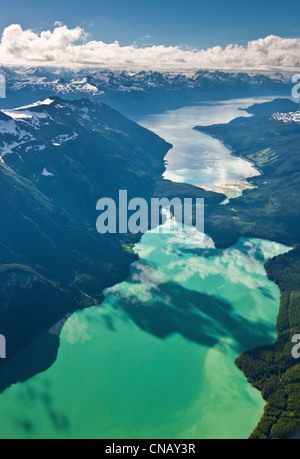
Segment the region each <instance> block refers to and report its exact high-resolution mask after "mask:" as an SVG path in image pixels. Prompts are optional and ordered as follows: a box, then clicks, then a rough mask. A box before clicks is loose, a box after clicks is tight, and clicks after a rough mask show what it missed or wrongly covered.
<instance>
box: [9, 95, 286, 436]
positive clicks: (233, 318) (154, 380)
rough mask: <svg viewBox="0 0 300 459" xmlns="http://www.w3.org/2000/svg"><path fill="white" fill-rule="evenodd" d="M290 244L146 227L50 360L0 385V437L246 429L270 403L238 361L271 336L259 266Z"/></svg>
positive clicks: (270, 292)
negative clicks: (226, 244)
mask: <svg viewBox="0 0 300 459" xmlns="http://www.w3.org/2000/svg"><path fill="white" fill-rule="evenodd" d="M247 103H248V102H247ZM229 105H230V104H229ZM214 106H215V107H217V108H216V110H217V112H218V110H219V106H218V105H217V104H215V105H214ZM228 110H229V109H228ZM217 112H216V114H215V115H214V116H215V118H214V119H216V118H217V116H219V115H217ZM233 112H234V109H233V108H232V113H233ZM226 113H227V112H226ZM228 113H229V112H228ZM223 114H224V113H223ZM170 116H171V117H174V114H173V113H172V112H171V113H170ZM220 116H221V115H220ZM228 116H229V114H228ZM230 116H233V115H230ZM211 117H213V115H211ZM227 120H228V118H226V120H225V119H224V120H223V121H227ZM219 121H220V120H219ZM185 122H186V120H185V119H183V123H185ZM198 122H199V121H198V118H197V117H196V119H195V120H192V119H191V126H194V125H195V124H197V123H198ZM186 132H188V133H189V135H190V132H193V131H192V130H188V131H186ZM195 134H196V135H197V136H199V134H198V133H195ZM163 137H165V138H166V136H164V135H163ZM198 138H199V137H198ZM200 139H201V137H200ZM167 140H170V139H168V138H167ZM212 154H213V153H212ZM287 250H288V249H287V248H286V247H284V246H282V245H280V244H276V243H273V242H270V241H262V240H258V239H241V240H240V241H239V242H238V243H237V245H235V246H234V247H231V248H229V249H227V250H218V249H216V248H215V246H214V242H213V241H212V240H211V239H210V238H209V237H207V236H205V235H203V234H200V233H197V232H196V233H195V232H192V231H191V230H190V229H189V228H185V233H184V234H180V235H178V234H157V232H148V233H147V234H145V235H144V236H143V238H142V240H141V242H140V243H139V244H137V246H136V247H135V251H136V252H137V253H138V254H139V257H140V258H139V261H138V262H136V263H134V264H133V265H132V266H131V272H130V276H129V277H128V279H127V280H126V281H125V282H123V283H121V284H119V285H116V286H115V287H113V288H111V289H109V290H107V291H106V294H105V301H104V303H103V304H102V305H101V306H99V307H93V308H91V309H88V310H85V311H81V312H77V313H75V314H74V315H73V316H72V317H70V318H69V319H68V321H67V322H66V324H65V326H64V328H63V331H62V335H61V345H60V349H59V353H58V358H57V360H56V362H55V363H54V364H53V366H52V367H51V368H50V369H48V370H47V371H46V372H44V373H43V374H39V375H37V376H35V377H33V378H31V379H30V380H28V381H26V382H25V383H19V384H16V385H14V386H12V387H10V388H9V389H7V390H6V391H5V392H4V393H3V394H1V396H0V438H106V439H116V438H120V439H121V438H124V439H133V438H134V439H136V438H137V439H138V438H145V439H147V438H150V439H156V438H157V439H159V438H167V439H168V438H169V439H173V438H175V439H195V438H199V439H201V438H228V439H229V438H248V437H249V435H250V434H251V432H252V431H253V429H254V428H255V426H256V425H257V423H258V421H259V419H260V417H261V415H262V413H263V408H264V404H265V403H264V401H263V399H262V396H261V394H260V392H258V391H257V390H255V389H254V388H253V387H251V385H250V384H248V383H247V381H246V378H245V376H244V375H243V373H242V372H240V371H239V370H238V369H237V367H236V366H235V363H234V361H235V359H236V358H237V357H238V356H239V355H240V354H241V353H242V352H243V351H245V350H249V349H252V348H255V347H257V346H260V345H265V344H269V343H273V342H274V341H275V339H276V328H275V325H276V317H277V315H278V309H279V297H280V294H279V290H278V288H277V286H276V285H275V284H274V283H272V282H271V281H270V280H268V278H267V276H266V272H265V269H264V264H265V262H266V261H267V260H269V259H270V258H272V257H274V256H276V255H279V254H281V253H284V252H286V251H287Z"/></svg>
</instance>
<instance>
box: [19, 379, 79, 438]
mask: <svg viewBox="0 0 300 459" xmlns="http://www.w3.org/2000/svg"><path fill="white" fill-rule="evenodd" d="M21 404H23V405H24V407H25V409H26V407H28V408H29V406H30V407H32V406H34V405H38V406H42V407H43V410H44V411H45V415H46V418H47V419H48V420H49V422H50V423H51V425H52V427H53V429H54V430H55V431H56V432H57V433H59V432H63V433H68V432H69V431H70V426H71V423H70V421H69V419H68V418H67V417H66V416H65V415H64V414H63V413H62V412H60V411H58V410H57V409H56V408H55V405H54V400H53V397H52V395H51V393H50V385H49V383H48V382H47V380H44V381H40V382H39V387H38V388H37V387H36V385H35V386H33V385H28V384H27V385H26V386H25V387H24V388H22V390H21V392H20V393H19V394H18V405H21ZM15 425H16V427H17V428H19V429H21V430H22V431H23V432H24V434H25V435H26V434H28V435H31V434H32V435H33V434H34V433H35V431H38V430H39V426H36V425H35V423H34V422H33V421H32V420H31V419H30V418H29V417H28V418H22V419H20V418H18V417H16V418H15Z"/></svg>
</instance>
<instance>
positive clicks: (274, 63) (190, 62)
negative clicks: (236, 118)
mask: <svg viewBox="0 0 300 459" xmlns="http://www.w3.org/2000/svg"><path fill="white" fill-rule="evenodd" d="M0 63H1V64H2V65H13V66H32V65H40V66H59V67H60V66H64V67H84V66H90V67H108V68H111V69H120V70H141V69H144V70H150V69H151V70H161V71H163V70H174V71H176V70H177V71H183V70H194V69H201V68H205V69H223V70H226V69H227V70H232V69H234V70H250V71H251V70H258V71H259V70H262V71H268V70H275V69H277V70H281V71H282V70H287V71H291V70H299V69H300V39H299V38H280V37H277V36H274V35H270V36H268V37H266V38H262V39H259V40H255V41H250V42H249V43H248V44H247V46H240V45H237V44H232V45H229V46H227V47H225V48H222V47H220V46H216V47H214V48H209V49H206V50H199V49H185V48H181V47H178V46H164V45H159V46H157V45H151V46H146V47H145V46H143V47H138V46H137V45H136V44H133V45H130V46H120V44H119V43H118V42H117V41H115V42H114V43H104V42H102V41H92V40H91V41H89V40H88V34H87V33H86V32H85V31H84V29H82V28H80V27H76V28H74V29H69V28H68V27H67V26H65V25H62V24H61V23H56V24H55V26H54V29H53V30H52V31H50V30H47V31H43V32H34V31H32V30H23V29H22V27H21V26H20V25H18V24H12V25H10V26H9V27H7V28H6V29H4V31H3V35H2V38H1V42H0Z"/></svg>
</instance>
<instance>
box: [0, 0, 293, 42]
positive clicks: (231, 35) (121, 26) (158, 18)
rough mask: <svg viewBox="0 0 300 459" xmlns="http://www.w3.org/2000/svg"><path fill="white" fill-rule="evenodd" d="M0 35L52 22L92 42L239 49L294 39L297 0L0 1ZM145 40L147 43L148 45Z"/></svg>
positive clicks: (51, 25)
mask: <svg viewBox="0 0 300 459" xmlns="http://www.w3.org/2000/svg"><path fill="white" fill-rule="evenodd" d="M1 3H2V5H3V7H2V8H1V15H0V29H1V32H2V30H3V29H4V27H6V26H8V25H10V24H12V23H18V24H21V25H22V27H23V28H33V29H36V30H39V29H44V30H45V29H47V28H52V27H53V23H54V22H55V21H62V22H63V23H65V24H66V25H68V26H69V27H74V26H77V25H80V26H82V27H84V28H85V30H86V31H87V32H89V33H91V34H92V38H94V39H96V40H102V41H105V42H113V41H115V40H118V41H119V42H120V44H121V45H128V44H131V43H132V42H134V41H137V43H138V44H142V43H143V41H142V39H143V37H145V36H146V35H151V40H150V39H148V40H145V42H146V43H147V42H148V43H150V42H151V43H155V44H164V45H189V46H192V47H197V48H207V47H210V46H215V45H221V46H225V45H227V44H229V43H239V44H244V43H246V42H248V41H249V40H256V39H257V38H261V37H265V36H267V35H270V34H274V35H278V36H281V37H300V21H299V19H300V1H299V0H297V1H296V0H285V1H282V0H272V1H270V0H250V1H248V2H247V1H242V0H239V1H238V0H228V1H224V0H223V1H220V0H218V1H216V0H210V1H202V0H172V1H171V0H149V1H145V0H83V1H79V0H51V1H50V2H45V1H41V0H39V1H38V0H9V1H5V2H4V0H0V5H1ZM149 40H150V41H149Z"/></svg>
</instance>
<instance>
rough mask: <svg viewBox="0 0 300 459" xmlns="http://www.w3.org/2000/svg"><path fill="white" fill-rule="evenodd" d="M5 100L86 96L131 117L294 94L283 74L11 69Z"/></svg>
mask: <svg viewBox="0 0 300 459" xmlns="http://www.w3.org/2000/svg"><path fill="white" fill-rule="evenodd" d="M0 71H1V72H2V73H3V74H4V75H5V76H6V80H7V94H8V97H7V101H5V100H1V101H0V107H2V108H4V107H7V106H8V104H11V103H13V104H14V105H18V104H25V103H32V102H33V101H35V100H37V99H41V98H43V97H47V96H48V95H49V94H50V95H54V96H55V95H58V96H61V97H64V98H67V99H68V98H73V99H74V98H82V97H88V98H90V99H92V100H94V101H100V102H105V103H109V104H110V105H111V106H113V107H114V108H116V109H117V110H120V111H121V112H122V113H125V114H126V115H131V116H137V115H140V114H145V113H151V112H158V111H161V110H170V109H172V108H178V107H180V106H183V105H187V104H190V103H194V102H195V101H199V100H202V101H205V100H224V99H230V98H239V97H248V96H249V97H250V96H258V95H262V96H266V95H276V94H278V95H285V94H286V95H290V94H291V84H290V81H289V80H288V79H285V78H284V77H283V76H282V75H274V76H265V75H249V74H247V73H227V72H220V71H215V72H211V71H206V70H199V71H198V72H195V73H194V74H192V75H184V74H173V73H159V72H152V71H149V72H145V71H143V72H139V73H135V74H133V73H129V72H111V71H109V70H92V69H86V70H80V71H72V70H68V69H49V68H48V69H47V68H44V69H43V68H38V69H24V68H21V69H7V68H2V69H1V68H0Z"/></svg>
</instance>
